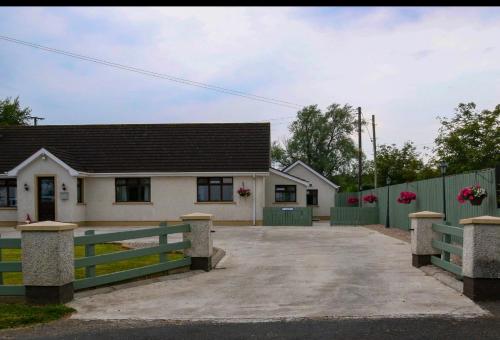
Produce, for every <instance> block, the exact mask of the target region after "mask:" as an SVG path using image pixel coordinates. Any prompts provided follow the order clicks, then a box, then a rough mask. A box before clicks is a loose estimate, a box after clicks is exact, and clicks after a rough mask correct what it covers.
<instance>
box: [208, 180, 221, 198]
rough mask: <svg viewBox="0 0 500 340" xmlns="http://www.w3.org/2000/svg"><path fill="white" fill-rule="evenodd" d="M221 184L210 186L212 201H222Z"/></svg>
mask: <svg viewBox="0 0 500 340" xmlns="http://www.w3.org/2000/svg"><path fill="white" fill-rule="evenodd" d="M211 182H212V180H210V183H211ZM220 187H221V186H220V184H215V185H213V184H211V185H210V201H220V200H221V189H220Z"/></svg>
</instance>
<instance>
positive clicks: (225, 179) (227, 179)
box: [222, 177, 233, 183]
mask: <svg viewBox="0 0 500 340" xmlns="http://www.w3.org/2000/svg"><path fill="white" fill-rule="evenodd" d="M222 183H233V178H232V177H224V178H223V179H222Z"/></svg>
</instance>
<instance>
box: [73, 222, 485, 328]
mask: <svg viewBox="0 0 500 340" xmlns="http://www.w3.org/2000/svg"><path fill="white" fill-rule="evenodd" d="M215 229H216V233H215V234H214V245H215V246H217V247H220V248H223V249H225V250H226V252H227V255H226V257H225V258H224V259H223V260H222V261H221V262H220V263H219V265H218V268H217V269H215V270H213V271H211V272H209V273H205V272H196V273H191V274H190V275H187V276H181V277H180V278H179V279H173V278H174V277H175V276H172V279H169V280H165V281H162V282H156V283H150V284H145V285H141V286H137V287H132V288H127V289H121V290H117V291H114V292H110V293H104V294H98V295H93V296H88V297H82V298H77V299H76V300H75V301H73V302H72V303H71V304H70V305H71V306H72V307H74V308H76V309H77V311H78V313H76V314H74V315H73V318H76V319H163V320H165V319H166V320H214V321H258V320H275V319H296V318H323V317H396V316H416V315H417V316H418V315H447V316H457V317H472V316H478V315H485V314H487V312H485V311H484V310H483V309H481V308H480V307H479V306H477V305H476V304H474V303H473V302H472V301H471V300H469V299H468V298H466V297H464V296H462V295H461V294H459V293H457V292H456V291H455V290H453V289H451V288H449V287H447V286H445V285H443V284H442V283H440V282H439V281H437V280H436V279H434V278H432V277H430V276H427V275H426V274H424V273H423V272H422V271H420V270H418V269H415V268H413V267H412V266H411V263H410V261H411V255H410V246H409V244H407V243H405V242H402V241H400V240H397V239H394V238H392V237H388V236H385V235H382V234H380V233H378V232H375V231H371V230H368V229H366V228H362V227H342V228H331V227H322V226H321V227H312V228H310V227H309V228H307V227H217V228H215ZM181 275H182V274H181Z"/></svg>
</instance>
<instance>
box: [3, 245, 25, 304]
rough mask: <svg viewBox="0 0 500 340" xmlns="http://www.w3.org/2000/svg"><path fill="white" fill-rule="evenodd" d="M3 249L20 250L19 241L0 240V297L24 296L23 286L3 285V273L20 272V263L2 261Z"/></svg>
mask: <svg viewBox="0 0 500 340" xmlns="http://www.w3.org/2000/svg"><path fill="white" fill-rule="evenodd" d="M4 249H21V239H19V238H0V296H2V295H8V296H16V295H24V292H25V289H24V286H23V285H4V273H16V272H21V271H22V267H21V261H3V259H2V251H3V250H4Z"/></svg>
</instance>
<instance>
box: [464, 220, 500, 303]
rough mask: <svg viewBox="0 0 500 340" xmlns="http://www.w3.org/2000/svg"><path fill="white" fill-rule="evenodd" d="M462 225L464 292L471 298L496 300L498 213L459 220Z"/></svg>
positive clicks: (499, 290) (499, 291)
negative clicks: (496, 214) (496, 215)
mask: <svg viewBox="0 0 500 340" xmlns="http://www.w3.org/2000/svg"><path fill="white" fill-rule="evenodd" d="M460 224H462V225H463V226H464V243H463V258H462V275H463V280H464V294H465V295H466V296H468V297H469V298H471V299H472V300H476V301H477V300H500V217H494V216H481V217H473V218H466V219H463V220H460Z"/></svg>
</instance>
